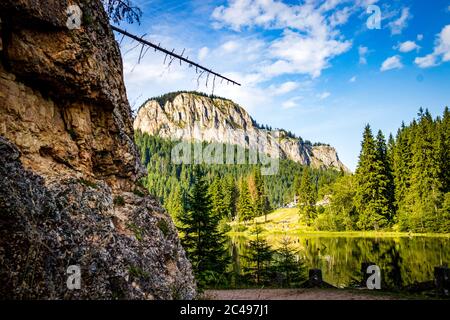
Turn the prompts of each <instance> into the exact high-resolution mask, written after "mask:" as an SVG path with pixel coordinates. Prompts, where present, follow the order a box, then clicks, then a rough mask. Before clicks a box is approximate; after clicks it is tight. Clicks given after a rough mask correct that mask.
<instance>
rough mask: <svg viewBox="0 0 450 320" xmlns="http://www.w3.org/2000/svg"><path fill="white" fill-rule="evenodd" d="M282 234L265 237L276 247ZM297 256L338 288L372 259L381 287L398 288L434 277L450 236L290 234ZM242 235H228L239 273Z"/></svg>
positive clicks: (449, 254)
mask: <svg viewBox="0 0 450 320" xmlns="http://www.w3.org/2000/svg"><path fill="white" fill-rule="evenodd" d="M282 237H283V236H281V235H280V236H270V237H269V238H268V239H267V240H268V241H269V243H270V244H271V245H272V246H273V247H274V248H276V247H277V245H278V243H279V242H280V241H281V239H282ZM291 239H292V240H293V244H294V246H295V247H296V248H297V249H298V250H299V258H300V259H303V261H304V262H305V264H306V266H307V267H308V268H319V269H321V270H322V272H323V277H324V280H325V281H326V282H328V283H330V284H332V285H334V286H337V287H348V286H350V285H352V284H355V283H359V282H360V280H361V278H362V276H361V263H363V262H373V263H375V264H376V265H378V266H379V267H380V268H381V275H382V286H384V288H401V287H404V286H408V285H411V284H414V283H416V282H425V281H429V280H433V272H434V267H435V266H441V265H445V264H448V263H449V262H450V238H444V237H396V238H392V237H380V238H374V237H367V238H357V237H340V236H339V237H318V236H301V235H300V236H296V237H292V236H291ZM247 241H248V240H247V239H246V238H245V237H232V238H230V242H229V243H230V254H231V255H232V266H230V268H232V270H233V271H234V272H236V273H238V274H239V273H240V271H241V270H242V267H244V266H245V265H244V264H245V261H244V259H239V257H240V256H243V255H245V254H246V250H247V249H246V243H247Z"/></svg>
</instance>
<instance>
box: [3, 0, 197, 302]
mask: <svg viewBox="0 0 450 320" xmlns="http://www.w3.org/2000/svg"><path fill="white" fill-rule="evenodd" d="M71 4H73V1H65V0H2V1H1V2H0V19H1V22H0V119H1V122H0V299H192V298H194V297H195V295H196V287H195V281H194V278H193V276H192V270H191V266H190V263H189V261H188V260H187V259H186V255H185V252H184V250H183V248H182V247H181V245H180V242H179V239H178V236H177V232H176V229H175V227H174V225H173V223H172V221H171V219H170V217H169V215H168V214H167V213H166V212H165V211H164V210H163V209H162V208H161V206H160V204H159V203H158V202H157V201H156V200H155V199H154V198H153V197H151V196H149V195H147V193H146V190H145V189H143V188H142V187H141V186H140V185H139V183H138V180H139V178H140V177H141V176H142V175H143V173H144V172H145V171H144V169H143V168H142V165H141V163H140V160H139V158H140V157H139V155H138V152H137V150H136V148H135V145H134V143H133V127H132V117H131V110H130V106H129V104H128V100H127V97H126V92H125V87H124V84H123V75H122V61H121V57H120V52H119V48H118V46H117V43H116V41H115V40H114V36H113V33H112V31H111V29H110V27H109V24H108V17H107V16H106V14H105V12H104V10H103V7H102V4H101V2H100V1H97V0H93V1H88V0H84V1H79V3H78V4H79V6H80V7H81V9H82V11H83V17H84V18H83V20H82V27H81V29H78V30H69V29H68V28H67V27H66V21H67V15H66V8H67V7H68V6H69V5H71ZM71 265H78V266H80V268H81V289H80V290H69V289H68V288H67V285H66V282H67V278H68V274H67V268H68V267H69V266H71Z"/></svg>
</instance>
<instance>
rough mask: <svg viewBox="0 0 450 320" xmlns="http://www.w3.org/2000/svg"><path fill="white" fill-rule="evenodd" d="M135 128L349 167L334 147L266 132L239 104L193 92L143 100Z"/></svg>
mask: <svg viewBox="0 0 450 320" xmlns="http://www.w3.org/2000/svg"><path fill="white" fill-rule="evenodd" d="M134 129H135V130H140V131H142V132H146V133H148V134H150V135H157V136H160V137H162V138H167V139H172V140H187V141H191V140H196V141H206V142H219V143H225V144H232V145H239V146H243V147H251V145H252V141H253V142H254V146H255V148H258V150H260V151H261V152H262V153H265V154H268V155H270V156H272V157H281V158H287V159H291V160H293V161H296V162H299V163H301V164H304V165H311V166H313V167H315V168H320V167H326V168H336V169H338V170H340V169H342V170H345V171H347V170H348V169H347V168H346V167H345V166H344V164H343V163H342V162H341V161H340V160H339V157H338V155H337V152H336V150H335V149H334V148H333V147H330V146H325V145H320V146H312V145H310V144H307V143H304V142H303V141H302V139H297V138H292V137H290V136H288V135H287V133H286V132H285V131H283V130H280V131H278V133H277V134H274V133H273V132H272V133H269V132H268V131H267V130H263V129H261V128H259V127H258V126H257V125H255V121H254V120H253V119H252V118H251V117H250V115H249V114H248V113H247V112H246V111H245V110H244V109H243V108H241V107H240V106H238V105H237V104H235V103H233V102H232V101H230V100H225V99H220V98H209V97H205V96H202V95H199V94H196V93H180V94H178V95H175V96H174V97H173V98H172V99H166V101H163V103H162V105H161V103H160V102H158V101H157V100H150V101H148V102H146V103H145V104H144V105H143V106H142V107H141V108H140V109H139V111H138V114H137V116H136V119H135V121H134Z"/></svg>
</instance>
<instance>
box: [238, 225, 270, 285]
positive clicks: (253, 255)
mask: <svg viewBox="0 0 450 320" xmlns="http://www.w3.org/2000/svg"><path fill="white" fill-rule="evenodd" d="M262 232H263V229H262V228H261V226H259V225H258V224H256V225H255V227H254V228H253V229H252V230H251V234H252V235H253V236H255V237H256V239H255V240H250V241H249V242H248V246H247V247H248V251H247V254H246V255H245V256H244V259H245V260H246V261H247V263H248V265H247V266H246V267H245V268H244V270H245V272H246V273H247V274H248V275H249V276H250V277H254V278H255V283H256V284H257V285H259V284H261V282H264V281H265V280H266V279H267V278H268V277H267V276H268V269H269V267H270V262H271V261H272V255H273V250H272V249H271V248H270V246H269V244H268V243H267V241H266V240H265V239H263V238H262V236H261V234H262Z"/></svg>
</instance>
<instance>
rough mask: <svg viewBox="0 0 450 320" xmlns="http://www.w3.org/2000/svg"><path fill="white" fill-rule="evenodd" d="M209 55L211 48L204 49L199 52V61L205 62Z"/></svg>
mask: <svg viewBox="0 0 450 320" xmlns="http://www.w3.org/2000/svg"><path fill="white" fill-rule="evenodd" d="M208 54H209V48H208V47H203V48H201V49H200V50H199V51H198V60H200V61H203V60H205V58H206V57H207V56H208Z"/></svg>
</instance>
